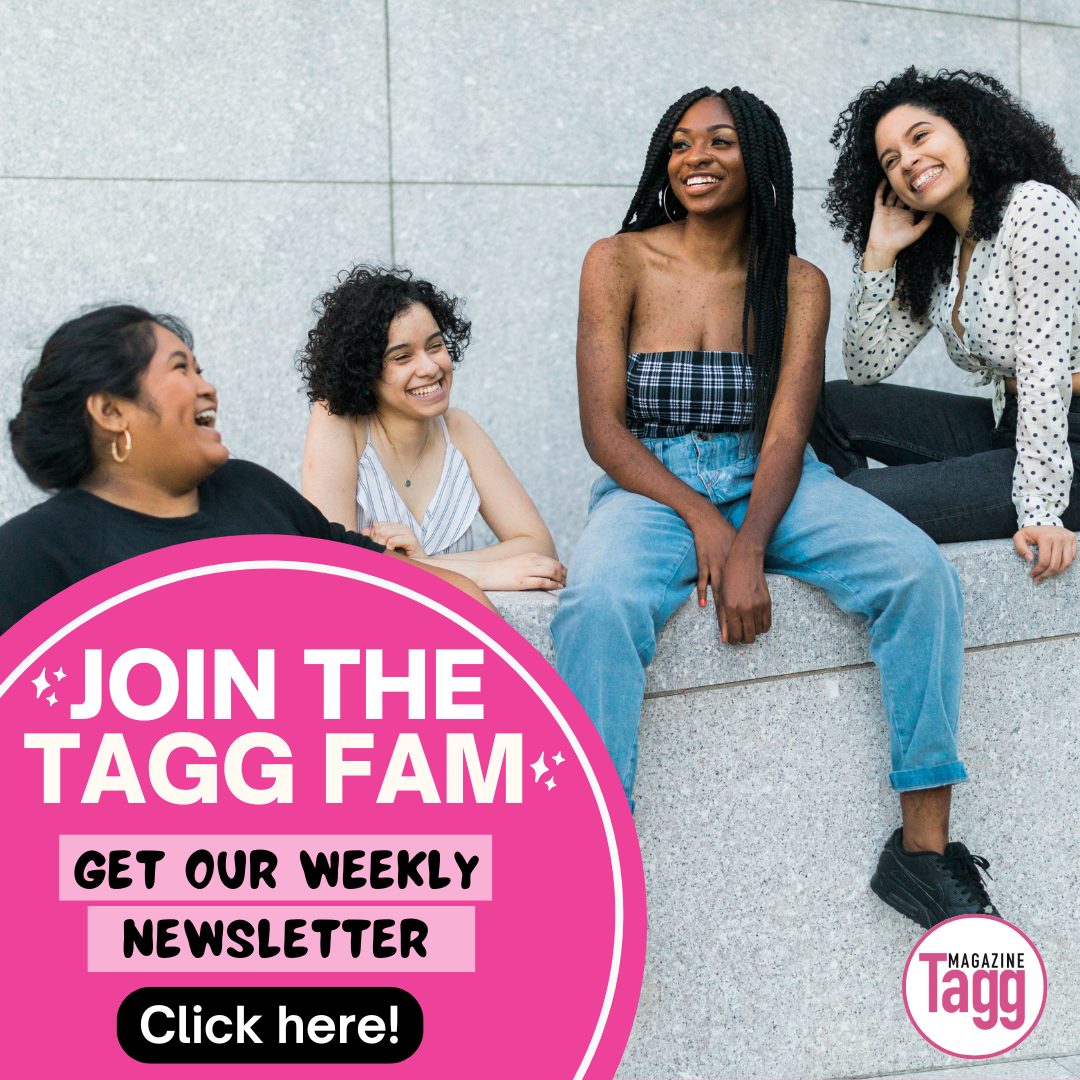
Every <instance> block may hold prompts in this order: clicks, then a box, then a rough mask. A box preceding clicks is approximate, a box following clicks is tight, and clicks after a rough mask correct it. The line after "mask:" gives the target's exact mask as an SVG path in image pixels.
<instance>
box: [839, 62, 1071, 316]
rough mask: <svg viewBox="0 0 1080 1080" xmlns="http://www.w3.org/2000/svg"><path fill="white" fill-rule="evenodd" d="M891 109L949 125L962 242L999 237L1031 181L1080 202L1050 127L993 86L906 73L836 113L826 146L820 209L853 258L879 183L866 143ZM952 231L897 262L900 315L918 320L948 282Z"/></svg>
mask: <svg viewBox="0 0 1080 1080" xmlns="http://www.w3.org/2000/svg"><path fill="white" fill-rule="evenodd" d="M898 105H917V106H919V107H920V108H923V109H927V110H928V111H929V112H932V113H933V114H934V115H935V116H939V117H941V118H942V119H943V120H947V121H948V122H949V123H950V124H952V126H953V127H954V128H956V130H957V131H958V132H959V133H960V137H961V138H962V139H963V140H964V145H965V146H966V147H967V152H968V160H969V164H968V169H969V172H970V177H971V182H970V185H969V187H968V191H969V192H970V194H971V196H972V198H973V199H974V200H975V208H974V212H973V213H972V215H971V224H970V226H969V229H968V235H969V237H970V238H971V239H973V240H985V239H987V238H989V237H991V236H993V235H994V234H995V233H996V232H997V231H998V230H999V229H1000V228H1001V219H1002V215H1003V214H1004V213H1005V207H1006V206H1007V205H1008V201H1009V194H1010V192H1011V190H1012V187H1013V185H1014V184H1017V183H1022V182H1024V181H1026V180H1037V181H1038V182H1039V183H1042V184H1048V185H1049V186H1050V187H1054V188H1057V189H1058V191H1061V192H1063V193H1064V194H1065V195H1068V196H1069V198H1070V199H1072V200H1073V201H1074V202H1075V201H1076V200H1077V199H1078V198H1080V176H1077V175H1076V174H1075V173H1073V172H1070V170H1069V165H1068V162H1067V161H1066V159H1065V155H1064V154H1063V153H1062V150H1061V147H1060V146H1058V144H1057V139H1056V136H1055V134H1054V130H1053V128H1051V127H1050V126H1049V125H1048V124H1044V123H1042V122H1041V121H1039V120H1036V119H1035V117H1034V116H1032V115H1031V113H1030V112H1028V110H1027V109H1025V108H1024V107H1023V106H1022V105H1021V104H1020V103H1019V102H1018V101H1017V100H1016V98H1015V97H1013V95H1012V94H1010V93H1009V91H1008V90H1007V89H1006V88H1005V87H1004V86H1003V85H1002V84H1001V83H1000V82H998V80H997V79H995V78H993V77H992V76H990V75H984V74H982V73H981V72H978V71H939V72H937V73H936V74H934V75H930V74H928V73H926V72H922V71H918V70H917V69H916V68H914V67H909V68H908V69H907V71H905V72H904V73H903V74H901V75H897V76H895V77H894V78H892V79H890V80H889V81H888V82H885V81H884V80H882V81H881V82H879V83H876V84H875V85H874V86H870V87H867V88H866V89H865V90H863V91H862V93H861V94H859V96H858V97H857V98H855V100H854V101H852V102H851V104H850V105H848V107H847V108H846V109H845V110H844V111H843V112H842V113H841V114H840V117H839V119H838V120H837V121H836V126H835V127H834V128H833V133H832V138H831V140H830V141H831V142H832V144H833V146H835V147H837V148H838V153H837V159H836V168H835V170H834V171H833V174H832V177H831V178H830V180H829V194H828V197H827V198H826V199H825V203H824V208H825V209H826V210H827V211H828V213H829V220H830V221H831V223H832V225H833V226H834V227H835V228H837V229H841V230H843V234H844V240H845V242H847V243H850V244H853V245H854V247H855V251H856V253H857V255H858V256H859V257H860V258H861V257H862V254H863V252H864V251H865V250H866V242H867V239H868V237H869V235H870V222H871V221H872V219H873V217H874V194H875V192H876V190H877V186H878V184H879V183H881V181H882V179H883V178H884V171H883V170H882V167H881V163H880V162H879V161H878V156H877V147H876V144H875V142H874V134H875V131H876V129H877V125H878V121H879V120H881V118H882V117H883V116H884V115H885V114H886V113H888V112H890V111H891V110H893V109H895V108H896V107H897V106H898ZM955 246H956V232H955V231H954V229H953V227H952V226H951V225H950V224H949V222H948V220H947V219H946V218H945V217H944V216H943V215H940V214H939V215H938V216H937V217H936V218H935V219H934V222H933V224H932V225H931V226H930V228H929V229H927V231H926V232H925V233H924V234H923V235H922V236H921V237H920V238H919V239H918V240H917V241H915V243H914V244H912V245H911V246H910V247H907V248H905V249H904V250H903V251H901V252H900V254H899V255H898V256H897V258H896V272H897V288H896V295H897V299H898V300H899V302H900V306H901V307H902V308H904V309H905V310H906V311H909V312H911V314H912V315H915V316H918V317H922V316H925V315H926V312H927V311H928V309H929V307H930V296H931V294H932V293H933V291H934V286H935V285H936V284H937V282H939V281H940V282H942V283H945V282H947V281H948V280H949V276H950V274H951V273H952V261H953V252H954V249H955Z"/></svg>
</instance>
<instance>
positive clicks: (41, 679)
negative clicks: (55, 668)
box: [30, 668, 49, 697]
mask: <svg viewBox="0 0 1080 1080" xmlns="http://www.w3.org/2000/svg"><path fill="white" fill-rule="evenodd" d="M30 681H31V682H32V683H33V684H34V685H35V686H36V687H37V694H36V696H37V697H41V695H42V694H44V693H45V691H46V690H48V689H49V680H48V679H46V678H45V669H44V668H42V669H41V674H40V675H39V676H38V677H37V678H36V679H31V680H30Z"/></svg>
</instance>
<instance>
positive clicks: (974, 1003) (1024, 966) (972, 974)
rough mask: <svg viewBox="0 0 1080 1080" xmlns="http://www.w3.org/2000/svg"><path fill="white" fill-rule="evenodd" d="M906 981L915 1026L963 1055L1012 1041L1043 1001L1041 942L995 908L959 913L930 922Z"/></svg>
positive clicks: (982, 1054) (1036, 1016)
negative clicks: (989, 912)
mask: <svg viewBox="0 0 1080 1080" xmlns="http://www.w3.org/2000/svg"><path fill="white" fill-rule="evenodd" d="M1033 961H1034V963H1033ZM902 985H903V995H904V1008H905V1009H906V1010H907V1014H908V1019H909V1020H910V1021H911V1023H912V1025H913V1026H914V1028H915V1030H916V1031H917V1032H918V1033H919V1034H920V1035H921V1036H922V1037H923V1038H924V1039H925V1040H926V1041H927V1042H928V1043H929V1044H930V1045H931V1046H933V1047H934V1048H935V1049H937V1050H940V1051H942V1053H945V1054H949V1055H950V1056H952V1057H958V1058H966V1059H980V1058H990V1057H997V1056H998V1055H1000V1054H1004V1053H1006V1052H1007V1051H1009V1050H1012V1049H1014V1048H1015V1047H1017V1046H1019V1045H1020V1043H1022V1042H1023V1041H1024V1040H1025V1039H1026V1038H1027V1037H1028V1036H1029V1035H1030V1034H1031V1033H1032V1031H1034V1030H1035V1028H1036V1026H1037V1025H1038V1023H1039V1020H1040V1019H1041V1018H1042V1014H1043V1009H1044V1008H1045V1007H1046V988H1047V980H1046V965H1045V964H1044V963H1043V958H1042V956H1041V955H1040V953H1039V950H1038V949H1037V948H1036V947H1035V944H1034V942H1032V940H1031V939H1030V938H1029V937H1028V936H1027V935H1026V934H1025V933H1024V932H1023V931H1022V930H1019V929H1018V928H1017V927H1015V926H1013V925H1012V923H1009V922H1006V921H1005V920H1004V919H998V918H995V917H993V916H991V915H957V916H955V917H954V918H952V919H946V920H945V921H944V922H941V923H938V924H937V925H936V926H933V927H931V928H930V929H929V930H928V931H927V932H926V933H925V934H923V936H922V937H921V938H919V940H918V941H917V942H916V943H915V947H914V948H913V949H912V950H911V952H910V953H909V954H908V958H907V962H906V963H905V964H904V973H903V976H902Z"/></svg>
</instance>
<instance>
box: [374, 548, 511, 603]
mask: <svg viewBox="0 0 1080 1080" xmlns="http://www.w3.org/2000/svg"><path fill="white" fill-rule="evenodd" d="M386 554H387V555H389V556H390V558H392V559H400V560H401V561H402V562H407V563H408V564H409V565H410V566H418V567H419V568H420V569H421V570H424V571H426V572H427V573H429V574H431V575H432V576H433V577H437V578H441V579H442V580H443V581H446V582H449V584H451V585H453V586H454V588H455V589H460V590H461V591H462V592H463V593H465V594H466V595H468V596H471V597H472V598H473V599H474V600H476V601H477V602H479V603H481V604H483V605H484V607H486V608H487V609H488V611H494V612H495V614H496V615H499V610H498V608H496V607H495V605H494V604H493V603H492V602H491V601H490V600H489V599H488V598H487V596H485V595H484V590H483V589H482V588H481V587H480V586H479V585H477V584H476V582H475V581H473V580H472V578H469V577H466V576H465V575H464V574H458V573H455V572H454V571H453V570H448V569H446V568H445V567H442V566H434V565H432V564H431V563H430V562H429V561H428V560H427V559H422V560H421V559H410V558H407V557H406V556H405V555H402V554H401V552H400V551H390V550H387V552H386ZM499 618H500V619H501V618H502V616H501V615H499Z"/></svg>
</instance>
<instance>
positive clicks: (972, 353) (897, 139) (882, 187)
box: [812, 68, 1080, 581]
mask: <svg viewBox="0 0 1080 1080" xmlns="http://www.w3.org/2000/svg"><path fill="white" fill-rule="evenodd" d="M832 141H833V144H834V145H836V146H838V149H839V154H838V161H837V166H836V170H835V172H834V174H833V176H832V179H831V181H830V188H829V195H828V198H827V200H826V204H825V205H826V208H827V209H828V210H829V211H830V213H831V216H832V222H833V224H834V225H835V226H837V227H838V228H842V229H843V230H844V239H845V240H846V241H848V242H850V243H852V244H853V246H854V247H855V249H856V251H857V252H858V253H859V254H860V255H861V256H862V262H861V265H860V266H858V267H857V268H856V281H855V287H854V291H853V292H852V295H851V299H850V301H849V303H848V308H847V317H846V319H845V322H844V364H845V367H846V369H847V375H848V380H849V382H843V381H841V382H832V383H827V384H826V386H825V392H824V394H823V395H822V403H821V404H820V405H819V408H818V415H817V420H816V423H815V428H814V434H813V437H812V441H813V444H814V449H815V451H816V452H817V454H818V457H819V458H821V459H822V460H824V461H826V462H827V463H828V464H829V465H831V466H832V467H833V468H834V469H835V470H836V472H837V474H838V475H840V476H843V477H844V478H845V479H846V480H847V481H848V482H849V483H852V484H855V485H856V486H858V487H861V488H863V489H864V490H865V491H868V492H870V493H871V494H873V495H876V496H877V497H878V498H879V499H881V500H883V501H884V502H886V503H888V504H889V505H890V506H892V507H893V508H894V509H896V510H898V511H900V513H902V514H903V515H904V516H905V517H907V518H908V519H909V520H911V521H913V522H914V523H915V524H917V525H919V526H920V527H921V528H923V529H924V530H925V531H926V532H927V533H929V534H930V536H932V537H933V538H934V539H935V540H937V541H938V542H939V543H944V542H952V541H960V540H985V539H993V538H998V537H1007V536H1011V537H1013V541H1014V543H1015V545H1016V550H1017V551H1018V552H1019V553H1020V554H1021V555H1023V556H1024V557H1025V558H1026V559H1027V560H1028V561H1029V562H1032V563H1034V564H1035V565H1033V567H1032V569H1031V575H1032V577H1034V578H1035V580H1036V581H1041V580H1044V579H1046V578H1049V577H1052V576H1053V575H1054V574H1057V573H1060V572H1061V571H1062V570H1065V569H1066V568H1067V567H1068V566H1069V565H1070V564H1071V563H1072V562H1073V560H1074V558H1075V557H1076V535H1075V533H1074V532H1073V531H1072V530H1074V529H1076V528H1078V527H1080V482H1078V481H1080V467H1078V466H1080V394H1078V393H1076V392H1077V391H1080V211H1078V210H1077V206H1076V199H1077V197H1078V196H1080V177H1077V176H1076V175H1075V174H1074V173H1072V172H1070V171H1069V168H1068V166H1067V164H1066V162H1065V158H1064V156H1063V154H1062V152H1061V150H1060V148H1059V147H1058V145H1057V143H1056V140H1055V136H1054V132H1053V131H1052V130H1051V129H1050V128H1049V127H1048V126H1046V125H1045V124H1042V123H1040V122H1039V121H1037V120H1036V119H1035V118H1034V117H1033V116H1032V115H1031V114H1030V113H1029V112H1027V111H1026V110H1025V109H1023V108H1022V107H1021V106H1020V105H1019V104H1018V103H1017V101H1016V100H1015V99H1014V98H1013V97H1012V95H1011V94H1010V93H1009V92H1008V91H1007V90H1006V89H1005V88H1004V87H1003V86H1002V85H1001V84H1000V83H999V82H998V81H997V80H995V79H993V78H991V77H989V76H987V75H981V74H978V73H972V72H965V71H957V72H939V73H937V74H936V75H925V74H922V73H920V72H918V71H916V70H915V69H914V68H909V69H908V70H907V71H905V72H904V73H903V74H902V75H899V76H897V77H896V78H894V79H892V80H890V81H889V82H880V83H878V84H877V85H875V86H872V87H870V88H868V89H866V90H864V91H863V92H862V93H861V94H860V95H859V96H858V97H857V98H856V99H855V100H854V101H853V102H852V103H851V104H850V105H849V106H848V108H847V109H846V110H845V111H844V113H842V114H841V116H840V119H839V121H838V122H837V125H836V129H835V131H834V133H833V139H832ZM933 327H937V329H938V330H939V331H940V332H941V334H942V335H943V336H944V338H945V344H946V348H947V350H948V353H949V356H950V358H951V359H952V360H953V362H954V363H956V364H957V365H958V366H959V367H961V368H962V369H964V370H965V371H968V372H970V373H971V374H972V376H973V381H974V382H975V384H976V385H983V384H987V383H993V387H994V396H993V400H992V401H990V400H987V399H986V398H981V397H970V396H965V395H958V394H943V393H938V392H936V391H932V390H923V389H919V388H915V387H906V386H889V385H881V380H883V379H886V378H888V376H890V375H892V374H893V372H894V371H896V369H897V368H898V367H899V366H900V364H901V363H903V361H904V360H905V359H906V357H907V356H908V355H909V354H910V352H911V350H912V349H914V348H915V346H916V345H917V344H918V343H919V341H920V340H921V339H922V338H923V337H924V336H925V335H926V334H927V333H929V331H930V330H931V329H932V328H933ZM1074 394H1075V396H1074ZM867 457H872V458H874V459H876V460H878V461H881V462H883V463H884V464H885V465H887V466H890V467H889V468H885V469H873V470H871V469H868V468H867V460H866V459H867ZM1066 526H1068V527H1066ZM1032 547H1037V548H1038V562H1037V563H1036V562H1035V558H1034V554H1033V552H1032V550H1031V549H1032Z"/></svg>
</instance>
